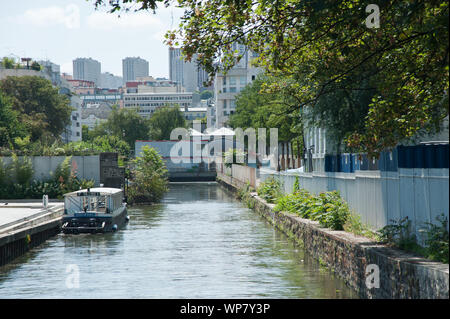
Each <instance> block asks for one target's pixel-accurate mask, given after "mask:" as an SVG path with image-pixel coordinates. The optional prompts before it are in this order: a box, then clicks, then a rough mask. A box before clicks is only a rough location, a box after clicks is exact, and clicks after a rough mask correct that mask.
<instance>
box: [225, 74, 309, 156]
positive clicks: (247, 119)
mask: <svg viewBox="0 0 450 319" xmlns="http://www.w3.org/2000/svg"><path fill="white" fill-rule="evenodd" d="M279 81H283V78H282V77H271V76H258V77H257V78H256V79H255V80H254V81H253V82H252V83H250V84H248V85H247V86H246V87H245V88H244V90H242V91H241V92H240V93H239V94H237V95H236V112H235V113H234V114H232V115H231V116H230V118H229V120H228V124H229V125H230V126H231V127H233V128H242V129H243V130H245V129H247V128H257V127H265V128H277V129H278V140H279V141H283V142H293V144H294V152H295V154H297V153H298V148H299V150H300V153H302V152H303V138H302V136H303V124H302V113H301V109H300V108H298V107H296V106H297V105H298V101H296V100H295V99H293V98H292V97H291V96H290V95H289V94H287V93H286V92H285V91H282V90H279V91H278V92H269V93H267V92H265V87H266V86H267V85H268V84H269V83H276V82H279ZM256 133H257V132H256ZM266 139H267V140H266V143H267V145H269V143H270V132H269V130H268V131H267V132H266Z"/></svg>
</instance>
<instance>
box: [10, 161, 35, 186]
mask: <svg viewBox="0 0 450 319" xmlns="http://www.w3.org/2000/svg"><path fill="white" fill-rule="evenodd" d="M12 169H13V171H14V174H13V176H12V179H13V181H14V182H15V183H18V184H21V185H29V184H30V182H31V178H32V177H33V164H32V163H31V160H30V159H29V158H28V157H24V158H22V159H19V158H18V157H17V156H16V155H15V154H13V156H12Z"/></svg>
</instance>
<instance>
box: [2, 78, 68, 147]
mask: <svg viewBox="0 0 450 319" xmlns="http://www.w3.org/2000/svg"><path fill="white" fill-rule="evenodd" d="M0 90H2V91H3V93H4V94H5V95H6V96H8V98H9V100H10V101H11V104H12V108H13V110H15V111H16V112H18V114H19V118H20V121H21V122H22V123H23V124H24V126H25V127H26V128H27V131H28V132H29V133H30V135H31V141H32V142H34V141H36V140H38V139H43V138H44V139H52V138H58V137H59V135H60V134H61V133H62V132H63V130H64V128H65V127H66V126H67V125H68V124H69V123H70V114H71V112H72V107H71V106H70V105H69V99H68V98H67V97H66V96H64V95H61V94H59V92H58V89H57V88H55V87H53V86H52V83H51V82H50V81H49V80H46V79H43V78H41V77H38V76H22V77H17V76H9V77H7V78H6V79H4V80H1V81H0Z"/></svg>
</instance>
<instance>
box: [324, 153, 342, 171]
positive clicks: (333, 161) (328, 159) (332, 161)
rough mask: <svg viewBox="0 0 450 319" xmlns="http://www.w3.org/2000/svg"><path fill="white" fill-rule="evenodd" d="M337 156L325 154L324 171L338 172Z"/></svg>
mask: <svg viewBox="0 0 450 319" xmlns="http://www.w3.org/2000/svg"><path fill="white" fill-rule="evenodd" d="M338 171H339V164H338V156H337V155H330V154H328V155H325V172H338Z"/></svg>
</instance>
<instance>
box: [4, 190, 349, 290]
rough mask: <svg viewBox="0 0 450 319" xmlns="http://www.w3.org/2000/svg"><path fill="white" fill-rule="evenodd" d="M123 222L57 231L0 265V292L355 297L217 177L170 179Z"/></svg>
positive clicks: (341, 282)
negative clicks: (157, 198) (112, 229)
mask: <svg viewBox="0 0 450 319" xmlns="http://www.w3.org/2000/svg"><path fill="white" fill-rule="evenodd" d="M129 216H130V222H129V224H128V225H127V226H126V228H124V229H122V230H120V231H118V232H116V233H113V234H106V235H100V234H96V235H90V234H89V235H64V234H59V235H57V236H56V237H53V238H51V239H49V240H48V241H46V242H45V243H44V244H42V245H40V246H39V247H37V248H35V249H33V250H31V251H29V252H28V253H27V254H25V255H24V256H22V257H19V258H17V259H16V260H14V261H13V262H12V263H11V264H8V265H6V266H3V267H1V268H0V298H357V296H356V293H355V292H353V291H352V290H350V289H349V288H348V287H346V286H345V284H344V283H343V281H342V280H339V279H337V278H336V277H334V276H333V275H332V274H331V273H330V272H329V271H328V270H326V269H323V268H322V267H320V265H319V263H318V262H317V261H315V260H313V259H312V258H311V257H310V256H309V255H308V254H306V253H305V252H303V250H302V249H301V248H300V247H298V246H295V245H294V244H293V242H292V241H291V240H289V239H287V237H286V236H284V235H283V234H282V233H280V232H279V231H278V230H275V229H274V227H273V226H271V225H270V224H269V223H268V222H267V221H265V220H264V219H263V218H262V217H260V216H259V215H258V214H257V213H255V212H253V211H252V210H250V209H247V208H246V207H245V206H243V204H242V203H240V202H239V201H237V200H236V199H234V197H233V196H232V195H231V194H229V193H228V191H227V190H224V189H223V188H221V187H220V186H219V185H218V184H216V183H195V184H194V183H192V184H171V185H170V191H169V192H168V193H167V195H166V196H165V198H164V200H163V202H162V203H161V204H158V205H154V206H147V207H139V208H136V207H132V208H130V209H129Z"/></svg>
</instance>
